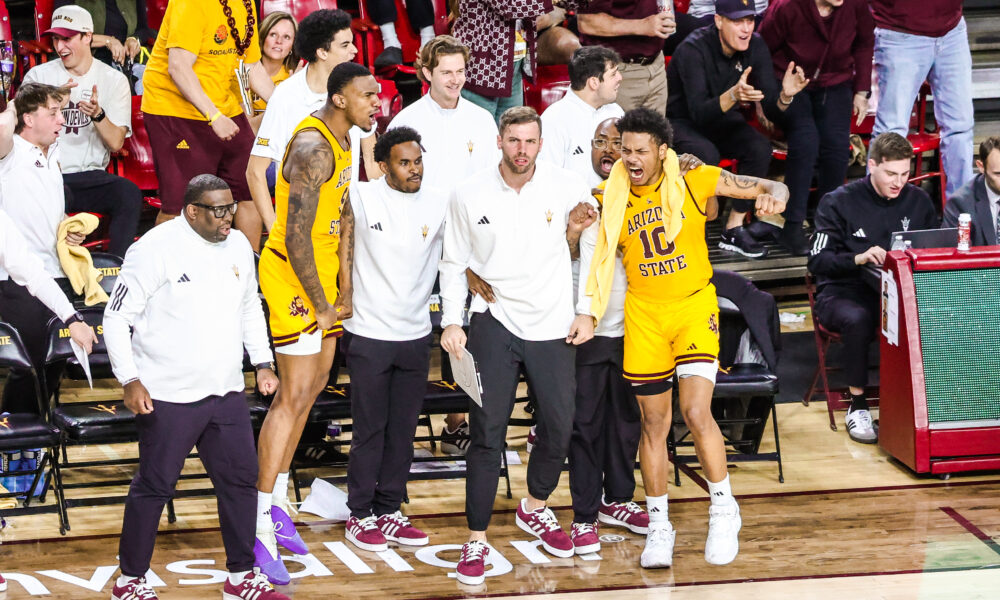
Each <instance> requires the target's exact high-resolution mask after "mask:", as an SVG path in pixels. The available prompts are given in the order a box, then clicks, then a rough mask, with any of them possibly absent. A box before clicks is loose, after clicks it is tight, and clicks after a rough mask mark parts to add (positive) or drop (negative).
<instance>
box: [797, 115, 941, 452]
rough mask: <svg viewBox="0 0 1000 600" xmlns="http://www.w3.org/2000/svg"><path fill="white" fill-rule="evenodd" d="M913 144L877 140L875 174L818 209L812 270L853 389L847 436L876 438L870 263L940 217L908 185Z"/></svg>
mask: <svg viewBox="0 0 1000 600" xmlns="http://www.w3.org/2000/svg"><path fill="white" fill-rule="evenodd" d="M912 158H913V146H911V145H910V142H908V141H906V138H904V137H903V136H901V135H899V134H897V133H883V134H882V135H880V136H878V137H877V138H875V140H874V141H872V143H871V147H870V148H869V155H868V171H869V175H868V176H867V177H865V178H863V179H858V180H856V181H852V182H851V183H848V184H845V185H842V186H840V187H839V188H837V189H836V190H834V191H832V192H830V193H829V194H827V195H825V196H823V199H822V200H820V202H819V207H818V208H817V209H816V218H815V225H816V233H815V234H814V235H813V247H812V251H811V253H810V255H809V271H810V272H812V273H813V274H815V275H816V287H817V290H818V291H817V294H816V314H815V315H814V317H815V318H817V319H818V320H819V322H821V323H823V325H824V326H825V327H827V328H829V329H831V330H832V331H836V332H838V333H840V336H841V339H842V340H843V344H844V361H845V362H846V364H845V365H844V371H845V372H846V378H847V385H848V387H849V390H850V393H851V407H850V409H849V410H848V411H847V419H846V424H847V433H848V434H849V435H850V436H851V439H853V440H854V441H856V442H862V443H865V444H873V443H875V441H876V439H877V437H876V434H875V428H874V426H873V424H872V417H871V414H870V413H869V412H868V401H867V399H866V398H865V385H867V383H868V346H869V344H870V343H871V342H872V340H874V339H875V332H876V328H877V326H878V318H879V308H880V307H879V293H878V291H877V290H876V289H875V288H874V287H871V286H869V284H867V283H865V281H864V280H863V279H862V277H863V275H862V269H865V268H870V267H867V265H881V264H882V263H883V262H884V261H885V253H886V248H888V247H889V243H890V241H891V239H890V238H891V236H892V234H893V233H894V232H896V231H906V230H909V229H914V230H917V229H934V228H936V227H937V215H936V213H935V212H934V205H933V204H931V199H930V196H928V195H927V192H925V191H923V190H922V189H920V188H918V187H917V186H915V185H912V184H909V183H907V182H906V181H907V179H908V178H909V176H910V161H911V159H912Z"/></svg>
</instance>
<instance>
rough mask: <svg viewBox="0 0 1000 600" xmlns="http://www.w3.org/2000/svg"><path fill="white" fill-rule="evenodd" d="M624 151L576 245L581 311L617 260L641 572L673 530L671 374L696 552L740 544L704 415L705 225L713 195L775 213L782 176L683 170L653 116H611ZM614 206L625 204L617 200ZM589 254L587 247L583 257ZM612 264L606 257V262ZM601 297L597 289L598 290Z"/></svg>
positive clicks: (707, 377) (709, 311) (662, 558)
mask: <svg viewBox="0 0 1000 600" xmlns="http://www.w3.org/2000/svg"><path fill="white" fill-rule="evenodd" d="M618 130H619V131H620V132H621V134H622V151H621V152H622V158H621V160H620V161H619V162H618V163H616V165H615V167H614V168H612V173H611V176H610V177H609V178H608V180H607V181H606V182H605V183H604V184H602V187H601V188H599V189H598V190H597V192H599V193H600V195H603V198H601V200H602V205H603V214H602V217H601V219H602V223H601V224H600V225H598V227H597V228H594V227H591V229H589V230H588V231H587V232H585V234H584V236H583V237H582V239H581V244H588V245H589V244H595V245H596V249H595V254H594V256H593V260H592V261H591V263H590V264H589V265H585V264H581V265H580V273H581V285H585V284H584V283H583V282H584V281H585V280H584V279H583V275H582V274H584V273H589V279H588V280H587V283H586V285H587V290H586V292H587V294H588V295H590V296H591V297H592V302H591V312H592V314H593V315H594V316H595V317H596V318H598V319H600V317H601V316H602V314H603V311H604V307H605V306H606V300H604V301H603V302H602V300H601V298H602V291H601V290H610V284H611V281H610V278H609V276H611V275H613V271H612V269H611V268H610V267H611V266H612V264H613V259H614V253H615V252H616V251H619V250H620V251H621V253H622V263H623V265H624V266H625V273H626V282H627V289H626V294H625V357H624V365H623V371H624V375H625V378H626V379H628V380H630V381H631V382H632V385H633V390H634V391H635V394H636V397H637V398H638V401H639V408H640V412H641V413H642V435H641V439H640V442H639V462H640V465H641V469H642V480H643V485H644V487H645V489H646V509H647V511H648V514H649V531H648V533H647V536H646V547H645V549H644V550H643V552H642V556H641V557H640V561H639V562H640V564H641V565H642V566H643V567H645V568H655V567H669V566H670V565H671V564H672V561H673V547H674V539H675V533H674V530H673V527H672V526H671V525H670V521H669V520H668V519H667V479H668V471H667V468H668V461H667V434H668V433H669V431H670V426H671V398H672V394H671V386H672V382H673V378H674V375H675V374H676V376H677V379H678V386H679V392H680V394H679V395H680V407H681V411H682V412H683V413H684V421H685V422H686V423H687V425H688V428H689V429H690V430H691V436H692V438H693V439H694V444H695V451H696V452H697V454H698V459H699V462H700V463H701V465H702V468H704V470H705V476H706V478H707V479H708V486H709V493H710V495H711V502H712V504H711V507H710V509H709V531H708V540H707V542H706V544H705V560H707V561H708V562H709V563H712V564H720V565H721V564H727V563H729V562H731V561H732V560H733V559H735V558H736V555H737V554H738V552H739V538H738V533H739V530H740V526H741V520H740V513H739V506H738V505H737V504H736V500H735V499H734V498H733V494H732V490H731V489H730V486H729V475H728V474H727V472H726V451H725V446H724V444H723V438H722V433H721V432H720V431H719V426H718V425H717V424H716V422H715V420H714V419H713V417H712V411H711V405H712V391H713V389H714V387H715V375H716V372H717V371H718V360H717V359H718V353H719V304H718V300H717V299H716V295H715V286H713V285H712V284H711V281H710V280H711V277H712V265H711V264H710V263H709V260H708V247H707V245H706V243H705V222H706V221H707V220H708V219H714V218H715V217H716V215H717V213H718V208H719V207H718V202H717V200H716V198H715V197H716V196H717V195H719V196H729V197H732V198H744V199H748V200H749V199H755V200H756V210H757V214H759V215H769V214H775V213H779V212H782V211H783V210H784V208H785V203H786V202H787V200H788V188H786V187H785V185H784V184H782V183H778V182H774V181H768V180H764V179H757V178H754V177H744V176H738V175H733V174H732V173H729V172H727V171H723V170H721V169H719V168H717V167H711V166H700V167H697V168H695V169H692V170H690V171H688V172H687V173H686V174H684V175H683V176H682V175H681V174H680V173H679V171H678V167H677V165H676V156H675V155H674V153H673V151H671V150H670V149H669V146H670V143H671V131H670V126H669V124H668V123H667V121H666V119H664V118H663V116H662V115H660V114H659V113H656V112H653V111H651V110H649V109H645V108H639V109H635V110H631V111H629V112H627V113H625V115H624V116H623V117H622V118H621V119H620V120H619V121H618ZM623 205H624V206H623ZM588 254H589V253H588ZM608 260H611V261H612V263H608ZM604 297H605V298H606V293H604Z"/></svg>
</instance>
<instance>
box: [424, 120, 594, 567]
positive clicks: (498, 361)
mask: <svg viewBox="0 0 1000 600" xmlns="http://www.w3.org/2000/svg"><path fill="white" fill-rule="evenodd" d="M497 144H498V146H499V147H500V149H501V151H502V154H503V158H502V160H501V162H500V164H499V166H498V167H497V166H494V167H490V168H488V169H486V170H483V171H480V172H478V173H476V174H475V175H473V176H472V177H470V178H469V179H467V180H466V181H464V182H462V183H461V184H460V185H459V186H458V187H456V188H455V191H454V192H453V194H452V197H451V202H450V205H449V208H448V216H447V221H448V222H447V226H446V227H445V239H444V256H443V258H442V260H441V298H442V301H443V312H442V315H443V316H442V321H441V325H442V326H443V327H444V332H443V333H442V335H441V347H442V348H444V349H445V350H447V351H448V352H450V353H452V354H453V355H456V356H461V355H462V353H464V352H465V350H464V349H465V345H466V334H465V332H464V331H463V330H462V309H463V307H464V306H465V299H466V295H467V293H468V287H467V281H466V269H469V268H471V269H472V271H474V272H475V273H476V274H478V275H479V277H481V278H482V279H483V280H484V281H485V283H486V284H488V285H489V286H490V288H491V292H492V296H493V302H489V303H487V301H486V300H484V299H483V296H482V295H478V296H476V297H475V298H474V299H473V304H472V307H471V308H470V312H472V313H473V316H472V319H471V325H470V329H469V334H468V342H469V346H468V351H469V352H471V353H472V356H473V357H474V358H475V359H476V361H477V363H478V367H479V372H480V375H481V378H482V390H483V402H482V406H479V405H477V404H476V403H470V405H469V409H470V411H469V417H470V418H469V425H470V436H471V444H470V445H469V448H468V450H467V451H466V455H465V457H466V470H467V472H468V478H467V479H466V486H465V494H466V500H465V502H466V515H467V520H468V525H469V541H468V542H467V543H466V544H464V545H463V546H462V555H461V559H460V561H459V563H458V566H457V572H458V580H459V581H460V582H462V583H465V584H468V585H477V584H479V583H482V582H483V578H484V565H485V562H486V560H487V556H488V554H489V547H488V545H487V543H486V529H487V527H488V526H489V522H490V517H491V515H492V512H493V501H494V500H495V498H496V487H497V478H498V476H499V473H500V457H501V454H500V453H501V452H502V451H503V448H504V439H505V436H506V432H507V422H508V420H509V418H510V413H511V410H512V409H513V405H514V393H515V391H516V388H517V384H518V379H519V372H520V367H521V366H522V365H523V367H524V368H525V370H526V372H527V375H528V378H529V379H531V382H532V391H533V392H534V394H535V398H536V404H537V408H536V414H537V418H538V433H539V444H538V445H537V446H536V447H535V449H534V451H533V452H532V453H531V460H530V461H529V463H528V473H527V484H528V497H527V498H525V499H522V501H521V502H520V504H519V505H518V509H517V516H516V518H517V521H518V526H519V527H521V528H522V529H524V530H525V531H529V532H531V533H533V534H534V535H536V536H538V537H539V538H541V540H542V547H543V548H545V549H546V550H547V551H548V552H550V553H552V554H553V555H555V556H560V557H564V558H567V557H570V556H573V553H574V550H573V543H572V542H571V541H570V539H569V537H568V536H567V535H566V533H565V532H564V531H563V530H562V528H561V527H560V526H559V523H558V521H556V518H555V516H554V515H553V513H552V511H551V510H550V509H549V508H547V507H546V504H545V502H546V499H547V498H548V497H549V494H551V493H552V491H553V490H554V489H555V488H556V485H558V483H559V476H560V474H561V472H562V468H563V464H564V462H565V460H566V452H567V448H568V446H569V440H570V433H571V430H572V424H573V417H572V415H573V403H574V400H573V397H574V394H575V392H576V382H575V380H574V377H573V373H574V357H575V354H576V346H578V345H580V344H582V343H584V342H586V341H587V340H589V339H590V338H591V337H593V334H594V329H593V326H594V324H593V319H592V318H591V317H589V316H580V317H576V318H574V310H573V308H574V302H573V274H572V269H571V266H570V262H571V260H572V258H571V257H572V255H574V254H578V253H579V241H580V233H581V232H582V231H583V230H584V229H586V228H587V227H588V226H589V225H591V224H592V223H593V222H594V220H595V218H596V216H597V211H596V210H594V208H593V206H592V205H591V204H590V203H589V202H592V201H593V200H592V197H591V195H590V190H589V188H587V186H586V185H585V184H584V183H583V182H582V181H581V180H580V178H579V177H578V176H576V175H574V174H573V173H571V172H569V171H567V170H565V169H562V168H559V167H556V166H554V165H552V164H550V163H546V162H537V163H536V161H535V159H536V158H537V156H538V151H539V149H540V148H541V146H542V125H541V119H540V118H539V117H538V114H537V113H536V112H535V110H534V109H532V108H530V107H515V108H511V109H508V110H507V112H505V113H504V114H503V116H502V117H501V119H500V138H499V139H498V140H497Z"/></svg>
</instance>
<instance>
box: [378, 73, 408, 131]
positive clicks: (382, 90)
mask: <svg viewBox="0 0 1000 600" xmlns="http://www.w3.org/2000/svg"><path fill="white" fill-rule="evenodd" d="M376 79H377V81H378V85H379V90H378V98H379V101H380V102H381V103H382V107H381V114H379V115H378V116H376V120H377V122H378V133H380V134H381V133H385V129H386V127H388V126H389V122H390V121H392V118H393V117H395V116H396V115H398V114H399V111H401V110H403V96H402V94H400V93H399V89H397V88H396V82H394V81H393V80H391V79H382V78H376Z"/></svg>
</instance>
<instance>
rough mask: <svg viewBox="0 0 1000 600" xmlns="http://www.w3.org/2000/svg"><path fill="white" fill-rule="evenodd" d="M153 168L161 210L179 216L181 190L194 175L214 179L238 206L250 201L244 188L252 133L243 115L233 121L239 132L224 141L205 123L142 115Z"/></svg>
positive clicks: (247, 189)
mask: <svg viewBox="0 0 1000 600" xmlns="http://www.w3.org/2000/svg"><path fill="white" fill-rule="evenodd" d="M142 116H143V118H144V119H145V120H146V131H147V132H148V133H149V145H150V146H151V147H152V149H153V164H154V165H155V166H156V177H157V179H159V180H160V201H161V202H162V203H163V206H162V208H161V210H162V211H163V212H165V213H167V214H170V215H179V214H181V209H182V208H184V188H186V187H187V184H188V182H189V181H191V180H192V179H193V178H194V177H195V176H196V175H201V174H203V173H208V174H210V175H216V176H218V177H219V178H220V179H222V180H223V181H225V182H226V183H227V184H229V189H231V190H232V192H233V199H234V200H236V201H237V202H240V201H244V200H250V199H251V198H250V188H249V187H248V186H247V162H249V160H250V149H251V148H252V147H253V142H254V133H253V129H251V128H250V122H249V121H247V118H246V116H245V115H243V114H242V113H241V114H239V115H237V116H235V117H233V121H234V122H235V123H236V125H237V126H238V127H239V128H240V132H239V133H237V134H236V137H234V138H233V139H231V140H229V141H226V140H223V139H220V138H219V136H217V135H215V131H213V130H212V126H211V125H209V124H208V121H196V120H194V119H182V118H180V117H167V116H163V115H151V114H149V113H143V115H142Z"/></svg>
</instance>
